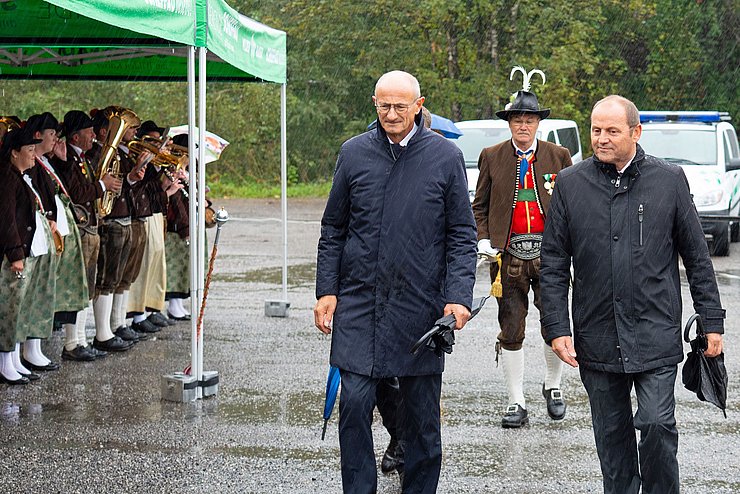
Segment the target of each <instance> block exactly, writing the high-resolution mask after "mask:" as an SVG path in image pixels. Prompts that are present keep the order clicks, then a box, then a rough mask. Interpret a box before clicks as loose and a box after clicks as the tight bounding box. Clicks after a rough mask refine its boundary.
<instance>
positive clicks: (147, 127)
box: [136, 120, 165, 137]
mask: <svg viewBox="0 0 740 494" xmlns="http://www.w3.org/2000/svg"><path fill="white" fill-rule="evenodd" d="M164 130H165V129H164V127H158V126H157V124H156V123H154V121H153V120H147V121H146V122H144V123H143V124H141V127H139V131H138V132H137V133H136V135H138V136H139V137H141V136H144V135H147V134H148V133H149V132H157V133H159V135H160V136H162V135H164Z"/></svg>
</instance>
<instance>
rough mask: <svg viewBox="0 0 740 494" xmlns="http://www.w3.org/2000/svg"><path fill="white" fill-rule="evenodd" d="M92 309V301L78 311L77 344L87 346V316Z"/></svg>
mask: <svg viewBox="0 0 740 494" xmlns="http://www.w3.org/2000/svg"><path fill="white" fill-rule="evenodd" d="M91 310H92V301H90V305H88V306H87V307H85V308H84V309H82V310H81V311H80V312H78V313H77V321H76V322H75V333H77V344H78V345H80V346H87V331H86V330H85V327H86V325H87V317H88V315H89V314H90V312H91Z"/></svg>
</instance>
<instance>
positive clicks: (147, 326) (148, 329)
mask: <svg viewBox="0 0 740 494" xmlns="http://www.w3.org/2000/svg"><path fill="white" fill-rule="evenodd" d="M131 327H132V328H133V330H134V331H138V332H139V333H158V332H160V331H162V328H160V327H159V326H157V325H156V324H153V323H152V322H150V321H148V320H146V319H144V320H143V321H141V322H134V323H132V324H131Z"/></svg>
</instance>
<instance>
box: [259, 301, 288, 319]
mask: <svg viewBox="0 0 740 494" xmlns="http://www.w3.org/2000/svg"><path fill="white" fill-rule="evenodd" d="M289 309H290V302H288V301H287V300H266V301H265V315H266V316H268V317H288V310H289Z"/></svg>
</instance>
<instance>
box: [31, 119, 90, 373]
mask: <svg viewBox="0 0 740 494" xmlns="http://www.w3.org/2000/svg"><path fill="white" fill-rule="evenodd" d="M26 128H27V129H28V130H29V131H30V132H32V133H33V136H34V138H36V139H40V140H41V142H40V143H38V144H36V149H35V153H36V166H35V167H34V168H32V170H31V172H38V173H36V175H35V176H36V177H38V182H39V189H40V190H42V188H41V187H40V185H41V183H50V184H51V191H50V192H51V197H50V198H45V197H44V196H45V195H48V193H49V187H43V190H46V191H47V192H42V193H41V195H42V202H43V203H44V204H45V205H46V204H47V203H51V204H54V206H55V211H56V227H55V228H56V232H57V233H56V234H58V235H59V238H60V239H62V240H61V242H62V243H61V253H60V255H59V259H58V263H57V269H56V273H55V276H56V297H55V314H54V319H55V321H56V322H58V323H61V324H62V325H63V327H64V330H65V346H64V350H63V351H62V356H63V358H64V355H65V353H67V352H70V351H72V352H74V351H77V353H78V354H79V355H77V356H78V357H80V358H77V359H75V358H73V359H72V360H94V357H93V356H92V355H91V354H89V352H86V351H84V350H83V348H84V347H82V346H79V345H78V342H77V328H76V324H75V323H76V320H77V313H78V312H79V311H82V310H84V309H85V308H86V307H87V305H88V300H89V293H88V286H87V276H86V268H85V260H84V257H83V249H82V241H81V239H80V232H79V229H78V228H77V224H76V222H75V219H74V215H73V213H72V209H71V204H72V203H71V199H70V196H69V192H68V191H67V188H66V187H65V185H64V183H63V181H62V179H61V178H60V174H59V173H58V172H57V171H56V170H55V169H54V166H53V165H52V164H51V162H50V161H49V159H48V158H47V156H46V155H47V154H49V153H52V152H53V153H54V156H56V157H57V158H59V159H63V160H66V158H67V156H66V152H67V150H66V146H65V144H64V143H63V142H62V141H60V140H59V138H58V137H57V133H58V132H59V131H60V130H61V127H60V125H59V122H58V121H57V119H56V118H55V117H54V115H52V114H51V113H49V112H46V113H43V114H40V115H33V116H32V117H30V118H29V119H28V122H27V124H26ZM34 183H36V180H34ZM45 207H46V206H45ZM47 209H49V208H47ZM57 251H59V247H58V248H57ZM25 346H26V345H24V347H25ZM24 350H25V348H24ZM26 359H27V360H28V357H26Z"/></svg>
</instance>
